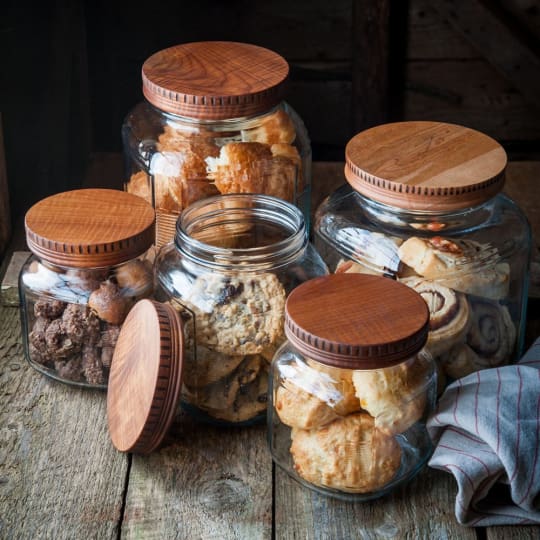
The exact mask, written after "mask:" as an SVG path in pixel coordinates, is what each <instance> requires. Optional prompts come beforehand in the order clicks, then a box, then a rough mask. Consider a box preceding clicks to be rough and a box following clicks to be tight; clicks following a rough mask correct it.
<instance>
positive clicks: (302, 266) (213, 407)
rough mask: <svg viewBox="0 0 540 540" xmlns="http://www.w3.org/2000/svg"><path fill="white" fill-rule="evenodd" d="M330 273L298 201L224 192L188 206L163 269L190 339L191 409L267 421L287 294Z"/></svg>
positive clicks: (209, 415)
mask: <svg viewBox="0 0 540 540" xmlns="http://www.w3.org/2000/svg"><path fill="white" fill-rule="evenodd" d="M327 273H328V270H327V267H326V265H325V263H324V262H323V260H322V259H321V257H320V256H319V254H318V253H317V252H316V251H315V249H314V248H313V246H312V245H311V244H310V243H309V241H308V235H307V231H306V227H305V223H304V219H303V217H302V213H301V212H300V211H299V209H298V208H296V207H295V206H293V205H291V204H290V203H287V202H285V201H282V200H280V199H277V198H275V197H272V196H268V195H253V194H238V195H220V196H215V197H211V198H208V199H206V200H204V201H198V202H195V203H193V204H192V205H191V206H189V207H188V208H187V209H185V210H184V211H183V212H182V214H181V215H180V218H179V220H178V225H177V231H176V237H175V241H174V242H171V243H169V244H167V245H166V246H163V247H162V248H161V250H160V251H159V253H158V255H157V257H156V262H155V276H156V279H155V285H156V290H155V298H156V300H158V301H160V302H164V303H169V304H171V305H172V306H173V307H174V308H175V309H176V310H177V311H178V312H179V313H180V318H181V320H182V321H183V325H184V328H185V329H186V330H185V332H187V337H186V339H185V346H184V361H183V368H182V373H183V386H182V404H183V406H184V408H185V409H187V410H188V411H191V412H194V413H195V414H196V415H197V416H198V417H199V418H200V419H202V420H208V421H211V422H215V423H230V424H242V423H246V422H253V421H258V420H261V419H263V418H264V416H265V414H266V395H267V394H266V390H267V380H268V366H269V364H270V361H271V359H272V357H273V355H274V352H275V351H276V349H277V348H278V347H279V345H281V343H282V342H283V341H284V339H285V338H284V334H283V319H284V307H285V299H286V296H287V294H288V293H289V292H290V291H291V290H292V289H294V288H295V287H296V286H297V285H299V284H300V283H302V282H304V281H306V280H308V279H310V278H312V277H315V276H320V275H324V274H327Z"/></svg>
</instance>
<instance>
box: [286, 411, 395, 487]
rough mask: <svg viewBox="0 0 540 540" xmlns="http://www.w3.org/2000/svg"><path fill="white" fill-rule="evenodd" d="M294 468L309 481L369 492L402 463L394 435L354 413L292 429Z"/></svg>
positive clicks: (365, 417) (379, 485) (392, 474)
mask: <svg viewBox="0 0 540 540" xmlns="http://www.w3.org/2000/svg"><path fill="white" fill-rule="evenodd" d="M291 437H292V444H291V449H290V451H291V455H292V458H293V462H294V470H295V471H296V472H297V473H298V475H299V476H301V477H302V478H304V479H305V480H307V481H308V482H311V483H312V484H315V485H319V486H324V487H328V488H334V489H338V490H340V491H349V492H354V493H369V492H371V491H375V490H378V489H380V488H382V487H384V486H385V485H387V484H388V483H389V482H390V481H391V480H392V478H393V477H394V476H395V474H396V472H397V471H398V469H399V466H400V463H401V447H400V446H399V444H398V443H397V441H396V439H395V438H394V437H391V436H388V435H386V434H384V433H383V432H381V431H380V430H378V429H377V428H376V427H375V426H374V421H373V418H371V417H370V416H369V415H367V414H365V413H355V414H350V415H348V416H345V417H343V418H339V419H337V420H335V421H333V422H332V423H330V424H328V425H326V426H324V427H322V428H320V429H313V430H304V429H293V430H292V433H291Z"/></svg>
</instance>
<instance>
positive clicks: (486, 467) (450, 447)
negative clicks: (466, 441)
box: [439, 444, 491, 474]
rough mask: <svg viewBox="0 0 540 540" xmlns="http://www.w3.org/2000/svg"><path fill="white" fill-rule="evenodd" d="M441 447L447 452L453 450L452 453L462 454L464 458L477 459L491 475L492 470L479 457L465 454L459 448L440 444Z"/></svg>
mask: <svg viewBox="0 0 540 540" xmlns="http://www.w3.org/2000/svg"><path fill="white" fill-rule="evenodd" d="M439 447H440V448H446V449H447V450H451V451H452V452H456V454H461V455H463V456H467V457H469V458H472V459H475V460H476V461H478V463H480V465H482V466H483V467H484V469H486V472H487V473H488V474H491V470H490V468H489V467H488V466H487V465H486V464H485V463H484V462H483V461H482V460H481V459H480V458H479V457H477V456H475V455H473V454H470V453H469V452H465V451H464V450H460V449H459V448H453V447H452V446H448V445H446V444H439Z"/></svg>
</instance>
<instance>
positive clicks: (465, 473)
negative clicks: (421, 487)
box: [443, 463, 474, 492]
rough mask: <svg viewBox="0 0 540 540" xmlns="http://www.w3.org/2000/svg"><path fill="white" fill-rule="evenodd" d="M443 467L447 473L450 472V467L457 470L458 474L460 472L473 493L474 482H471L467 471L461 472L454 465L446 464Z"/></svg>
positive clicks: (460, 469) (458, 467) (459, 468)
mask: <svg viewBox="0 0 540 540" xmlns="http://www.w3.org/2000/svg"><path fill="white" fill-rule="evenodd" d="M443 467H444V468H445V469H446V470H447V471H448V472H451V471H450V470H449V468H450V467H452V468H454V469H457V470H458V471H459V472H461V474H462V475H463V476H464V477H465V478H466V479H467V480H468V481H469V484H471V489H472V490H473V492H474V482H473V481H472V479H471V477H470V476H469V475H468V474H467V471H465V470H463V469H462V468H461V467H460V466H459V465H456V464H455V463H446V464H445V465H443Z"/></svg>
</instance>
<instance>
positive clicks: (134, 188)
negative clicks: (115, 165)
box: [126, 171, 152, 204]
mask: <svg viewBox="0 0 540 540" xmlns="http://www.w3.org/2000/svg"><path fill="white" fill-rule="evenodd" d="M126 191H127V192H128V193H133V195H137V196H138V197H141V199H144V200H145V201H147V202H149V203H150V204H152V187H151V185H150V179H149V177H148V175H147V174H146V173H145V172H144V171H139V172H136V173H134V174H132V175H131V177H130V179H129V181H128V182H127V184H126Z"/></svg>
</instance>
